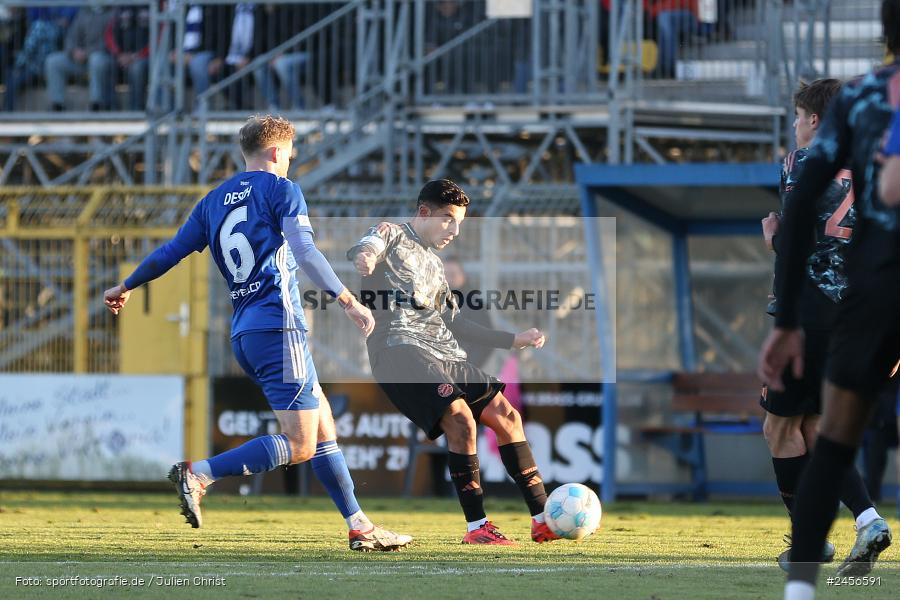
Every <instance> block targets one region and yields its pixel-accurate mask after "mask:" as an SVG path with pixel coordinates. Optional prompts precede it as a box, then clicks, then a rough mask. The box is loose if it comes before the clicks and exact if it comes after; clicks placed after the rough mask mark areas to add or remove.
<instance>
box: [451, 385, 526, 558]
mask: <svg viewBox="0 0 900 600" xmlns="http://www.w3.org/2000/svg"><path fill="white" fill-rule="evenodd" d="M440 426H441V429H443V430H444V435H445V436H446V437H447V450H448V453H447V468H448V470H449V471H450V479H451V481H453V487H455V488H456V494H457V496H458V497H459V504H460V505H461V506H462V509H463V514H465V516H466V529H467V533H466V535H465V537H463V540H462V543H463V544H495V545H502V546H508V545H510V544H512V543H513V542H512V541H511V540H509V539H507V538H506V536H504V535H503V534H502V533H500V531H499V530H498V529H497V528H496V527H495V526H494V525H493V523H491V522H490V521H488V520H487V515H486V514H485V512H484V496H483V494H482V491H481V472H480V465H479V463H478V454H477V453H476V434H477V431H478V425H477V423H476V422H475V417H474V416H472V411H471V410H470V409H469V405H468V404H466V401H465V400H463V399H461V398H459V399H457V400H454V401H453V402H452V403H451V404H450V406H448V407H447V410H446V411H445V412H444V416H442V417H441V421H440Z"/></svg>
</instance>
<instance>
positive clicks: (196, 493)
mask: <svg viewBox="0 0 900 600" xmlns="http://www.w3.org/2000/svg"><path fill="white" fill-rule="evenodd" d="M169 481H171V482H172V483H174V484H175V490H176V491H177V492H178V497H179V498H181V514H182V515H184V519H185V521H187V522H188V523H190V524H191V527H193V528H194V529H197V528H198V527H200V526H201V525H202V524H203V514H202V513H201V512H200V499H201V498H203V496H205V495H206V487H205V486H204V485H203V484H202V483H200V478H199V477H197V476H196V475H194V473H193V471H191V463H189V462H180V463H175V464H174V465H172V468H171V469H170V470H169Z"/></svg>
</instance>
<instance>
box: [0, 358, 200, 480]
mask: <svg viewBox="0 0 900 600" xmlns="http://www.w3.org/2000/svg"><path fill="white" fill-rule="evenodd" d="M183 454H184V381H183V379H182V378H181V377H178V376H170V375H69V374H65V375H44V374H30V375H0V479H36V480H64V481H161V480H162V479H163V478H165V476H166V473H167V471H168V469H169V467H170V466H171V465H172V463H174V462H177V461H179V460H182V457H183Z"/></svg>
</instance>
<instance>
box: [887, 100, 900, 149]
mask: <svg viewBox="0 0 900 600" xmlns="http://www.w3.org/2000/svg"><path fill="white" fill-rule="evenodd" d="M898 115H900V110H897V111H895V112H894V116H893V118H892V119H891V127H890V129H888V139H887V143H886V144H885V145H884V153H885V154H887V155H888V156H897V155H898V154H900V117H898Z"/></svg>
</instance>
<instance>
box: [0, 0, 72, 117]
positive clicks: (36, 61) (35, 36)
mask: <svg viewBox="0 0 900 600" xmlns="http://www.w3.org/2000/svg"><path fill="white" fill-rule="evenodd" d="M77 13H78V9H77V8H74V7H58V8H29V9H28V10H27V20H28V31H27V33H26V34H25V41H24V43H23V45H22V49H21V50H20V51H19V53H18V54H17V55H16V60H15V65H14V67H13V69H12V72H11V73H10V74H9V77H7V78H6V97H5V98H4V109H5V110H8V111H11V110H14V109H15V105H16V100H17V99H18V95H19V90H21V89H22V87H23V86H26V85H29V84H32V83H34V82H35V81H36V80H37V79H38V78H40V76H41V75H42V73H43V70H44V63H45V62H46V60H47V57H48V56H50V54H51V53H52V52H56V51H58V50H59V49H60V46H61V45H62V39H63V35H64V34H65V31H66V29H67V28H68V27H69V24H70V23H71V22H72V19H74V18H75V15H76V14H77Z"/></svg>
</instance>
